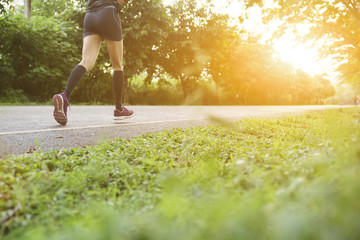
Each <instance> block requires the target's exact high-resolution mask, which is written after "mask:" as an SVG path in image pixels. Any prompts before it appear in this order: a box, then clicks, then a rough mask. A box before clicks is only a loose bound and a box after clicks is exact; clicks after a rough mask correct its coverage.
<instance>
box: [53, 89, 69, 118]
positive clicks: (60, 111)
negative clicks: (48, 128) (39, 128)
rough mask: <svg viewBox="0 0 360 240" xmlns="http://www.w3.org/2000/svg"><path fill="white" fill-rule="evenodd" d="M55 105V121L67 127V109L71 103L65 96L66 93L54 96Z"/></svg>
mask: <svg viewBox="0 0 360 240" xmlns="http://www.w3.org/2000/svg"><path fill="white" fill-rule="evenodd" d="M53 104H54V107H55V109H54V118H55V120H56V121H57V122H58V123H59V124H61V125H66V123H67V121H68V118H67V108H68V107H69V101H68V99H67V97H66V95H65V93H59V94H56V95H54V96H53Z"/></svg>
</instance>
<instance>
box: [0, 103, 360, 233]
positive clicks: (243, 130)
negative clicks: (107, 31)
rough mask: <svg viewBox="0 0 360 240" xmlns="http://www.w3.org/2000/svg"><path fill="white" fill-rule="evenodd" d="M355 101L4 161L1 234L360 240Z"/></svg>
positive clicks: (359, 129) (359, 133)
mask: <svg viewBox="0 0 360 240" xmlns="http://www.w3.org/2000/svg"><path fill="white" fill-rule="evenodd" d="M359 120H360V111H359V109H358V108H352V109H338V110H329V111H321V112H312V113H309V114H306V115H304V116H292V117H285V118H281V119H262V120H258V119H249V120H245V121H241V122H239V123H237V124H236V126H235V127H232V128H223V127H219V126H218V127H197V128H192V129H176V130H172V131H165V132H162V133H160V134H151V135H145V136H142V137H138V138H134V139H132V140H129V141H128V140H121V139H118V140H116V141H113V142H105V143H102V144H100V145H97V146H94V147H88V148H85V149H72V150H61V151H53V152H49V153H33V154H31V155H24V156H19V157H7V158H4V159H0V191H1V192H0V210H1V215H0V217H1V218H0V220H1V221H2V228H1V230H2V235H3V239H27V240H29V239H30V240H31V239H86V240H89V239H284V240H285V239H286V240H288V239H360V214H359V213H360V181H359V175H360V168H359V166H360V145H359V141H360V125H359V124H360V123H359Z"/></svg>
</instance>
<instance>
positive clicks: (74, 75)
mask: <svg viewBox="0 0 360 240" xmlns="http://www.w3.org/2000/svg"><path fill="white" fill-rule="evenodd" d="M85 73H86V69H85V68H84V67H83V66H82V65H80V64H79V65H76V67H74V69H73V70H72V72H71V73H70V76H69V79H68V81H67V83H66V87H65V94H66V96H67V97H68V98H70V96H71V93H72V91H73V90H74V88H75V87H76V85H77V84H78V82H79V81H80V79H81V77H82V76H83V75H84V74H85Z"/></svg>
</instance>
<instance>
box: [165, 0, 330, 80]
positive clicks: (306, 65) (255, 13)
mask: <svg viewBox="0 0 360 240" xmlns="http://www.w3.org/2000/svg"><path fill="white" fill-rule="evenodd" d="M164 1H165V3H166V4H170V3H171V2H172V1H173V0H164ZM201 1H204V2H205V0H201ZM214 6H215V9H216V10H217V11H219V12H220V13H225V14H229V16H231V17H233V18H238V17H239V16H241V15H243V14H244V13H245V8H244V3H243V2H242V1H236V0H233V1H232V3H231V4H230V5H228V3H227V1H224V0H215V1H214ZM273 6H274V2H273V1H272V0H266V1H265V6H264V7H265V8H267V7H273ZM246 16H247V19H246V20H245V21H244V22H243V23H242V26H243V27H244V28H245V29H246V30H248V31H249V32H253V33H255V34H259V35H261V36H262V39H263V41H264V42H266V41H268V40H270V41H271V42H272V43H273V47H274V50H275V52H276V53H277V55H278V56H279V57H280V58H281V59H282V60H283V61H285V62H288V63H290V64H291V65H292V66H294V67H295V68H296V69H301V70H303V71H305V72H307V73H308V74H310V75H315V74H323V73H326V74H328V75H329V76H330V78H332V79H330V80H331V81H332V82H334V81H335V77H334V76H335V74H334V72H333V69H332V67H331V66H332V62H331V60H329V59H322V60H319V52H318V49H317V48H316V47H315V46H313V45H312V43H311V41H308V42H300V43H299V42H298V41H297V39H296V38H297V37H296V35H295V34H294V33H293V32H292V29H291V30H289V31H288V32H287V33H286V34H284V35H283V36H282V37H281V38H272V34H273V33H274V31H275V30H276V28H277V27H278V26H279V24H281V22H279V21H278V22H273V23H268V24H266V25H265V24H264V23H263V21H262V11H261V8H259V7H251V8H249V9H247V10H246ZM295 30H296V31H297V32H298V33H299V34H300V35H303V34H305V33H306V32H307V31H308V30H309V25H307V24H298V26H296V29H295Z"/></svg>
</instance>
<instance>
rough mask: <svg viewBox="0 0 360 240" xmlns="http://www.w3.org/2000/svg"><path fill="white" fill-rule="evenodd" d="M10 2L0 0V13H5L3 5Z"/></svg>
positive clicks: (9, 0)
mask: <svg viewBox="0 0 360 240" xmlns="http://www.w3.org/2000/svg"><path fill="white" fill-rule="evenodd" d="M10 2H12V0H0V14H3V13H6V10H5V6H6V4H9V3H10Z"/></svg>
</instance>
